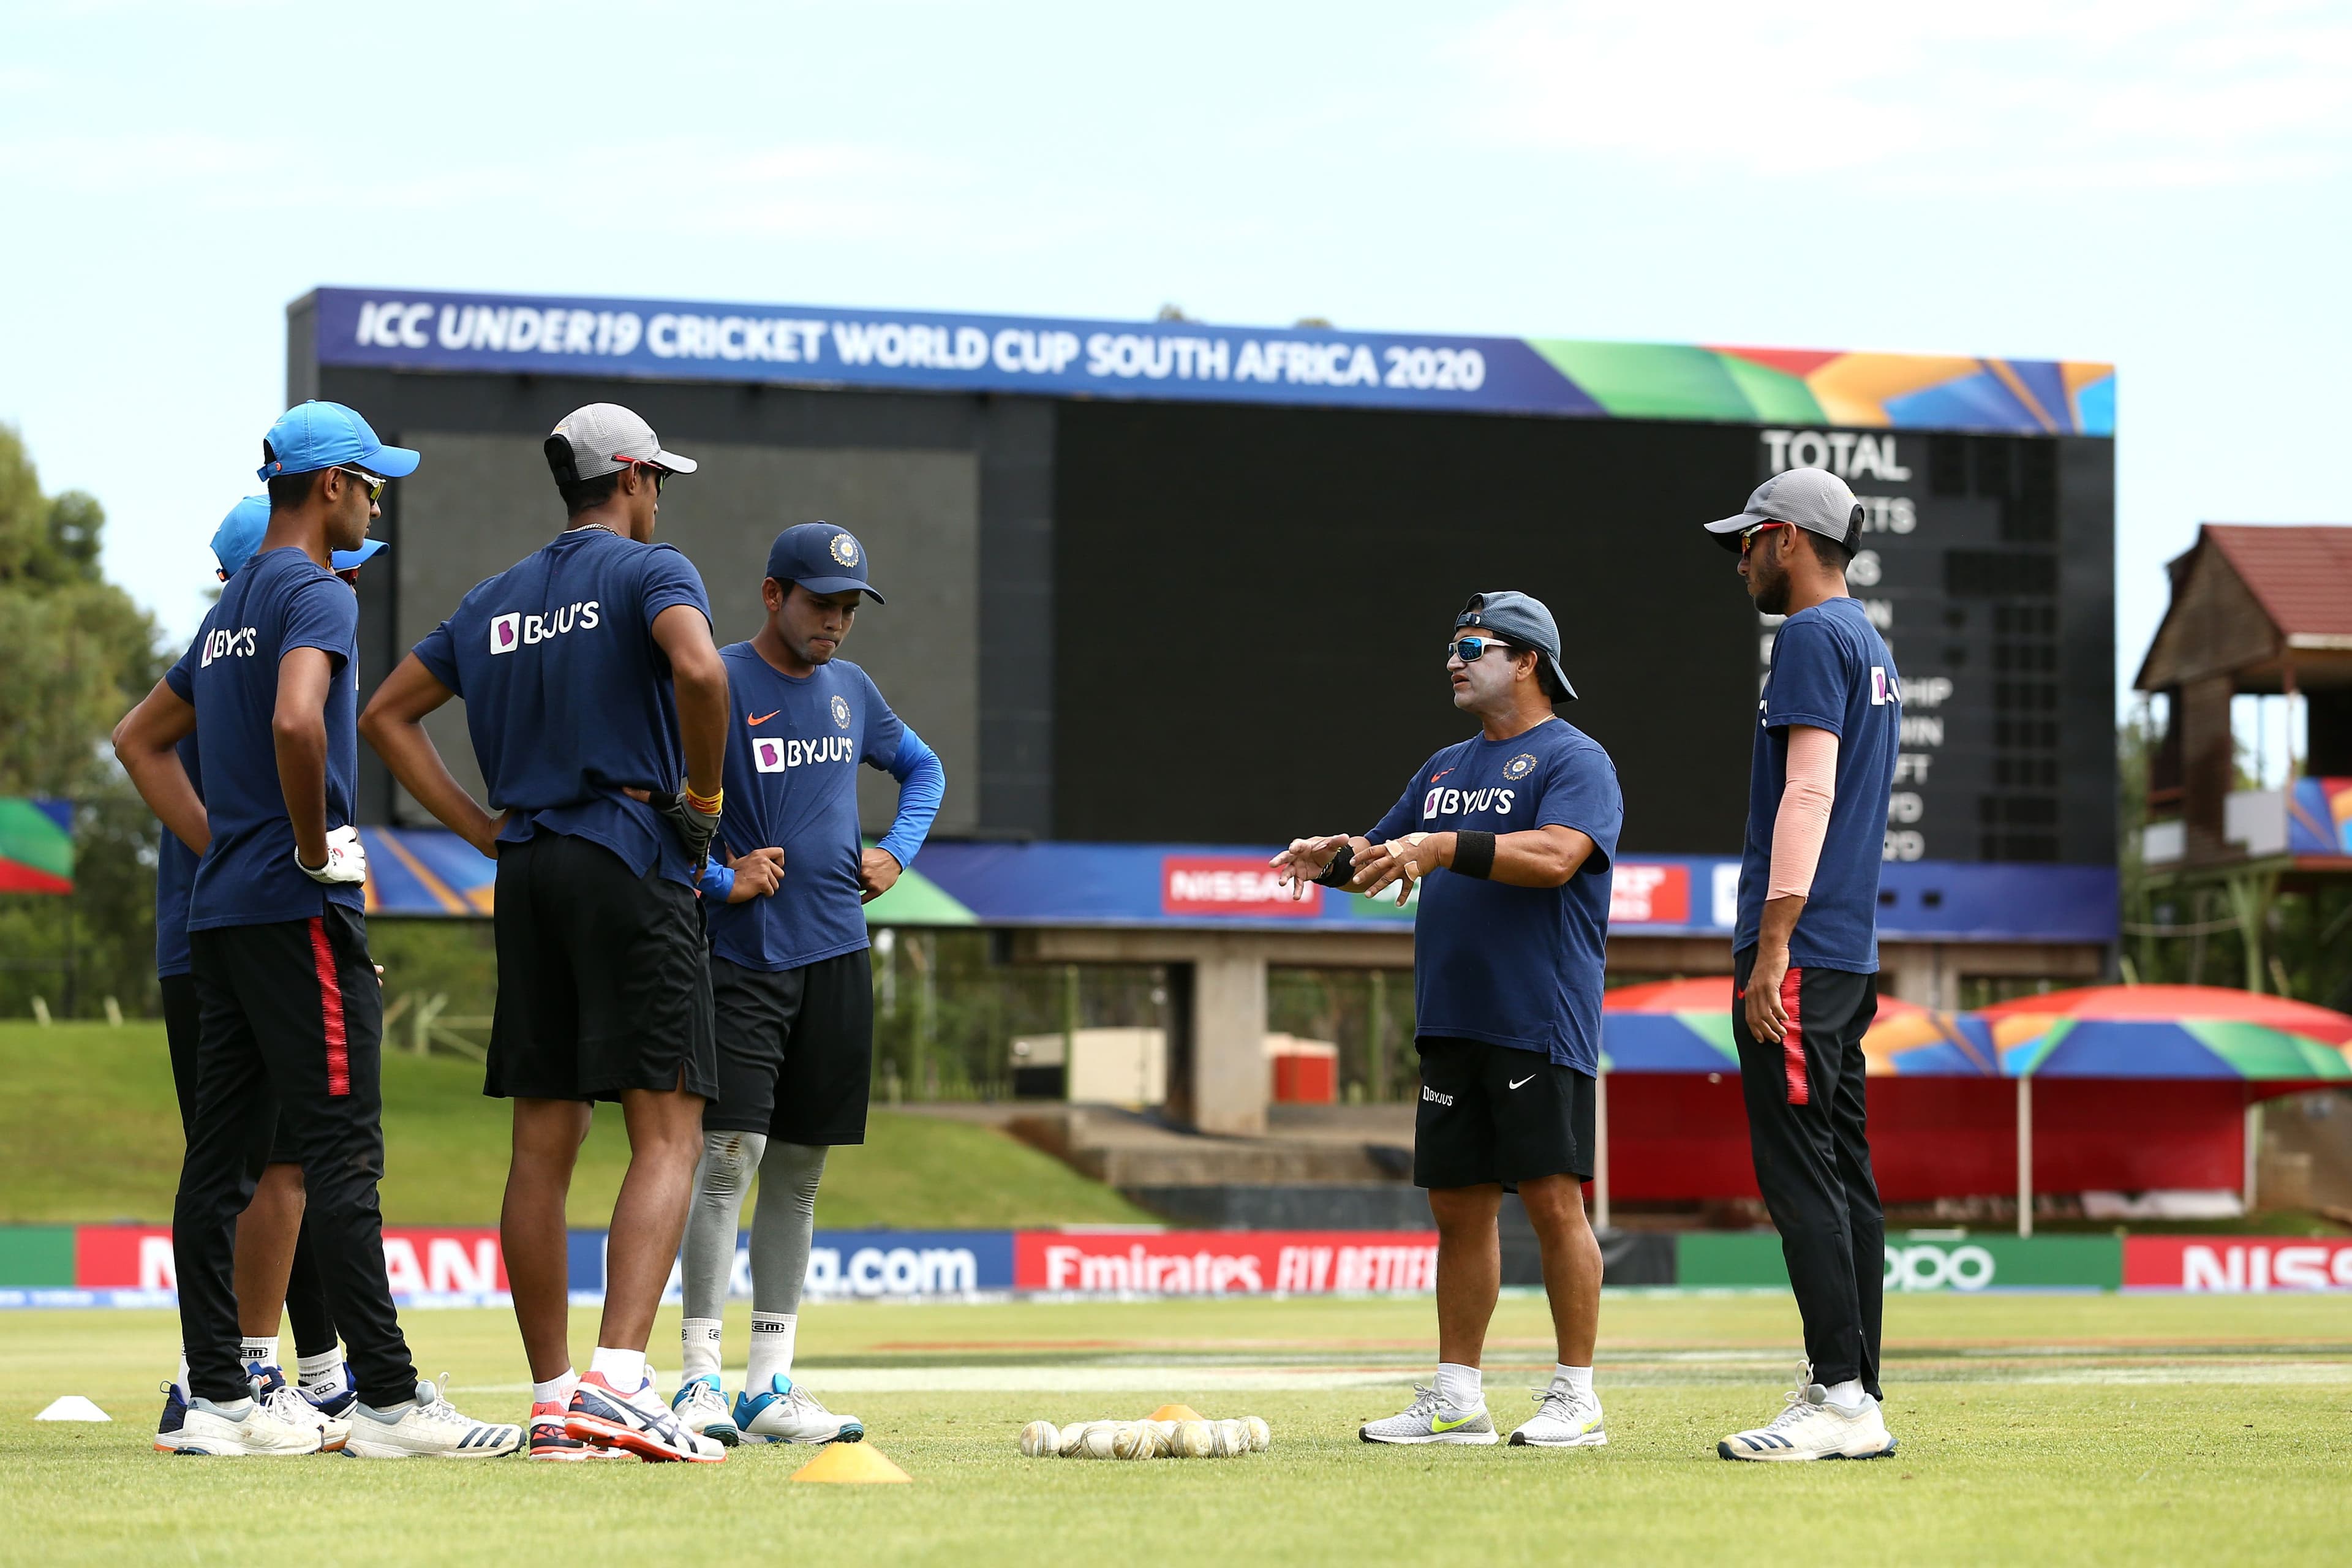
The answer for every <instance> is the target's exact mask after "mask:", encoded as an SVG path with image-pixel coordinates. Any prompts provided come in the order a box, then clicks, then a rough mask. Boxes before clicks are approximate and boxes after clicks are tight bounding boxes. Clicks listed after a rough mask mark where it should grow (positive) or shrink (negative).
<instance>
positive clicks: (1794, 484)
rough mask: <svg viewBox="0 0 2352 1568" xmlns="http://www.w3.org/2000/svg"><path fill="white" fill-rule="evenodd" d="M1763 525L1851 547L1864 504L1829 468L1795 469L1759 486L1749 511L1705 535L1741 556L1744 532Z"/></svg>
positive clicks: (1711, 525)
mask: <svg viewBox="0 0 2352 1568" xmlns="http://www.w3.org/2000/svg"><path fill="white" fill-rule="evenodd" d="M1759 522H1793V523H1795V524H1796V525H1797V526H1798V527H1799V528H1804V529H1811V531H1813V532H1815V533H1818V534H1820V535H1821V536H1822V538H1824V539H1834V540H1836V541H1837V542H1839V543H1840V544H1851V543H1853V541H1854V539H1855V538H1856V537H1857V536H1858V531H1859V530H1860V529H1861V527H1862V503H1861V502H1860V501H1858V500H1854V499H1853V490H1852V489H1850V488H1848V486H1847V484H1846V482H1845V481H1844V480H1843V479H1839V478H1838V477H1837V476H1836V475H1835V474H1833V473H1831V472H1830V471H1829V470H1828V469H1827V468H1790V469H1789V470H1788V471H1787V472H1785V473H1779V474H1774V475H1773V476H1772V477H1771V478H1770V479H1766V480H1765V481H1764V482H1763V483H1762V484H1760V485H1758V486H1757V487H1756V493H1755V494H1754V495H1752V496H1749V497H1748V510H1745V511H1743V512H1741V513H1740V514H1739V515H1738V517H1727V518H1725V519H1724V520H1723V521H1720V522H1710V523H1708V524H1707V525H1706V531H1708V532H1709V533H1712V534H1714V535H1715V538H1716V542H1717V543H1718V544H1720V545H1722V546H1723V547H1724V548H1725V549H1726V550H1737V549H1738V548H1739V535H1740V531H1742V530H1744V529H1748V528H1753V527H1755V526H1756V525H1757V524H1758V523H1759Z"/></svg>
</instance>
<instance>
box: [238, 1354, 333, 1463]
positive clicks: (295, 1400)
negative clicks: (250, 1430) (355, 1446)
mask: <svg viewBox="0 0 2352 1568" xmlns="http://www.w3.org/2000/svg"><path fill="white" fill-rule="evenodd" d="M253 1397H254V1401H255V1403H257V1404H258V1405H265V1406H267V1407H268V1411H269V1413H270V1414H271V1415H275V1416H277V1417H278V1419H279V1420H280V1421H284V1422H287V1423H289V1425H293V1426H301V1425H303V1424H304V1423H308V1424H309V1425H310V1426H316V1427H317V1428H318V1429H319V1451H320V1453H322V1454H340V1453H341V1452H342V1449H343V1444H344V1443H345V1442H347V1441H348V1440H349V1439H350V1437H351V1435H352V1422H351V1417H350V1416H348V1415H328V1414H327V1413H326V1412H325V1411H323V1410H321V1409H320V1408H319V1407H318V1406H317V1405H313V1404H311V1403H310V1401H309V1400H307V1399H305V1398H303V1397H302V1391H301V1390H300V1389H299V1388H296V1387H295V1386H294V1385H293V1384H290V1383H289V1382H287V1381H286V1374H285V1373H283V1372H280V1371H279V1370H278V1368H276V1367H274V1366H263V1367H260V1368H258V1369H257V1371H256V1373H255V1374H254V1379H253Z"/></svg>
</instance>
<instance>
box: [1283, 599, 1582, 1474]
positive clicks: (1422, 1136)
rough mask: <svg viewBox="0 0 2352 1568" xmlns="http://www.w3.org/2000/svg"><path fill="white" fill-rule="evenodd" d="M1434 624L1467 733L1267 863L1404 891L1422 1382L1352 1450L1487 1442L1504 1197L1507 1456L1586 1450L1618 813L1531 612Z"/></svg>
mask: <svg viewBox="0 0 2352 1568" xmlns="http://www.w3.org/2000/svg"><path fill="white" fill-rule="evenodd" d="M1445 667H1446V670H1447V672H1448V674H1449V675H1450V676H1451V678H1452V679H1453V683H1454V706H1455V707H1456V708H1459V709H1461V710H1463V711H1465V712H1466V713H1468V714H1471V715H1472V716H1474V717H1475V718H1476V719H1477V720H1478V722H1479V732H1478V734H1477V735H1475V736H1474V737H1472V738H1471V739H1469V740H1466V741H1464V742H1460V743H1458V744H1456V745H1453V746H1449V747H1447V748H1446V749H1445V750H1444V751H1442V752H1438V753H1437V754H1436V755H1435V756H1433V757H1432V758H1430V759H1429V761H1428V762H1426V763H1423V764H1422V765H1421V767H1420V768H1419V769H1417V770H1416V771H1415V772H1414V773H1413V776H1412V782H1411V783H1409V784H1406V786H1405V791H1404V794H1403V795H1402V797H1401V798H1400V799H1399V800H1398V801H1397V803H1396V805H1393V806H1391V807H1390V808H1389V813H1388V815H1387V816H1384V817H1382V818H1381V821H1380V825H1379V826H1376V827H1374V828H1373V829H1372V830H1371V831H1370V833H1367V834H1365V835H1363V836H1361V837H1353V838H1351V837H1347V836H1345V835H1336V836H1332V837H1322V838H1303V839H1297V840H1294V841H1293V842H1292V843H1291V846H1290V847H1289V848H1287V849H1286V850H1284V851H1283V852H1282V853H1281V854H1279V855H1276V857H1275V858H1274V865H1275V866H1276V868H1278V869H1280V870H1282V871H1283V872H1285V873H1286V875H1287V876H1288V877H1289V879H1291V880H1292V882H1293V888H1294V893H1296V892H1297V891H1300V890H1303V889H1302V888H1301V886H1300V884H1302V883H1303V882H1304V881H1307V880H1314V881H1318V882H1321V883H1324V884H1326V885H1327V886H1335V887H1345V888H1348V889H1350V890H1353V891H1358V892H1365V893H1370V894H1374V895H1378V894H1381V892H1383V891H1384V890H1385V889H1389V888H1391V887H1393V888H1395V889H1396V890H1397V894H1398V897H1399V901H1400V902H1402V900H1404V898H1406V897H1407V896H1409V895H1410V894H1411V893H1412V892H1413V891H1414V890H1415V889H1416V888H1417V890H1418V892H1419V896H1420V905H1421V907H1420V911H1419V914H1418V916H1417V917H1416V919H1415V921H1414V922H1413V965H1412V971H1413V1026H1414V1032H1415V1035H1416V1040H1415V1044H1416V1045H1417V1046H1418V1047H1420V1051H1421V1105H1420V1120H1419V1123H1418V1125H1417V1126H1416V1128H1415V1130H1414V1134H1413V1153H1412V1158H1413V1174H1412V1179H1413V1182H1414V1183H1415V1184H1417V1185H1419V1186H1422V1187H1425V1188H1427V1189H1428V1190H1429V1208H1430V1213H1431V1214H1432V1215H1434V1216H1435V1217H1436V1220H1437V1230H1438V1249H1437V1333H1438V1351H1437V1353H1438V1367H1437V1380H1436V1385H1435V1386H1434V1387H1433V1388H1426V1389H1423V1390H1422V1391H1421V1394H1420V1397H1419V1398H1417V1399H1416V1400H1415V1401H1414V1402H1413V1404H1412V1406H1411V1408H1409V1409H1407V1410H1406V1411H1404V1412H1403V1413H1402V1415H1394V1416H1391V1417H1389V1418H1388V1419H1386V1420H1383V1421H1375V1422H1371V1423H1370V1424H1368V1425H1367V1426H1364V1427H1363V1428H1362V1430H1361V1432H1360V1436H1362V1437H1363V1439H1364V1440H1365V1441H1366V1442H1368V1443H1470V1444H1491V1443H1494V1442H1496V1440H1497V1438H1498V1436H1499V1435H1498V1434H1497V1432H1496V1429H1495V1422H1494V1418H1493V1417H1492V1416H1491V1415H1488V1414H1487V1411H1486V1395H1485V1393H1484V1391H1483V1389H1482V1387H1481V1382H1482V1378H1481V1373H1480V1371H1479V1357H1480V1355H1481V1354H1482V1352H1483V1351H1484V1349H1485V1344H1486V1324H1487V1321H1488V1320H1489V1319H1491V1318H1492V1317H1493V1316H1494V1311H1495V1300H1496V1293H1497V1291H1498V1289H1499V1288H1500V1284H1501V1273H1500V1268H1501V1265H1500V1262H1499V1256H1500V1255H1499V1253H1498V1251H1497V1247H1498V1245H1499V1243H1498V1239H1497V1235H1496V1216H1497V1214H1498V1212H1499V1210H1500V1207H1501V1205H1502V1197H1503V1194H1504V1193H1505V1192H1506V1191H1516V1192H1517V1193H1518V1194H1519V1198H1520V1201H1521V1202H1522V1203H1524V1204H1525V1205H1526V1206H1527V1211H1528V1220H1529V1222H1530V1223H1531V1224H1532V1225H1533V1226H1534V1227H1535V1232H1536V1240H1537V1243H1538V1246H1539V1247H1540V1248H1541V1250H1542V1255H1543V1271H1544V1283H1545V1291H1546V1294H1547V1295H1548V1296H1549V1298H1550V1300H1551V1312H1552V1324H1553V1328H1554V1330H1555V1332H1556V1334H1557V1336H1558V1341H1559V1363H1558V1364H1557V1365H1556V1366H1554V1368H1553V1369H1552V1380H1551V1385H1550V1387H1549V1389H1547V1390H1546V1391H1545V1392H1544V1393H1543V1394H1541V1395H1539V1396H1538V1400H1539V1404H1538V1409H1537V1412H1536V1414H1535V1415H1534V1416H1533V1417H1532V1418H1531V1419H1529V1420H1528V1421H1527V1422H1526V1423H1524V1424H1523V1425H1521V1426H1519V1427H1518V1428H1517V1429H1516V1430H1515V1431H1513V1432H1512V1434H1511V1442H1512V1443H1513V1444H1514V1445H1515V1446H1520V1447H1579V1448H1580V1447H1599V1446H1601V1444H1604V1443H1606V1442H1607V1441H1608V1440H1609V1438H1608V1433H1607V1429H1606V1427H1605V1426H1604V1425H1603V1423H1602V1418H1601V1403H1600V1401H1599V1399H1598V1398H1597V1397H1596V1396H1595V1395H1594V1394H1593V1390H1592V1343H1593V1340H1594V1337H1595V1335H1596V1333H1597V1331H1598V1329H1599V1324H1600V1317H1601V1247H1600V1244H1599V1243H1598V1242H1596V1241H1595V1240H1594V1239H1593V1236H1592V1231H1591V1226H1589V1225H1588V1224H1587V1222H1586V1220H1585V1216H1584V1193H1583V1184H1584V1183H1585V1182H1586V1181H1588V1180H1590V1179H1591V1175H1592V1169H1593V1157H1592V1150H1593V1133H1594V1126H1593V1114H1594V1099H1595V1086H1594V1081H1593V1080H1594V1076H1595V1075H1596V1074H1597V1073H1598V1072H1599V1071H1600V1068H1601V985H1602V979H1601V973H1602V966H1603V959H1604V956H1605V949H1606V944H1607V940H1608V929H1609V884H1610V868H1611V867H1612V863H1613V862H1614V860H1615V858H1616V854H1617V834H1618V829H1619V827H1620V826H1621V825H1622V822H1623V820H1624V815H1625V813H1624V800H1623V797H1622V795H1621V794H1620V792H1619V790H1618V786H1617V770H1616V767H1615V766H1614V764H1612V763H1611V762H1610V760H1609V754H1608V752H1604V751H1602V750H1601V747H1600V745H1599V744H1598V743H1597V742H1594V741H1593V740H1592V739H1591V737H1590V736H1588V735H1586V734H1584V733H1583V732H1582V731H1580V730H1578V729H1577V728H1576V727H1575V726H1573V725H1571V724H1570V723H1569V722H1567V721H1565V720H1562V719H1559V718H1558V717H1556V716H1555V715H1554V714H1553V712H1552V707H1553V704H1555V703H1557V702H1560V701H1565V700H1570V699H1572V698H1574V697H1575V695H1576V691H1575V689H1574V688H1573V687H1571V686H1570V685H1569V683H1568V677H1567V675H1566V674H1565V673H1564V672H1563V671H1562V670H1561V668H1560V667H1559V628H1558V626H1556V625H1555V624H1554V623H1553V621H1552V617H1551V612H1550V611H1549V610H1548V609H1546V608H1545V607H1544V606H1543V605H1542V604H1541V603H1540V602H1539V601H1538V600H1536V599H1532V598H1529V597H1528V595H1525V594H1516V593H1495V594H1474V595H1471V597H1470V602H1469V604H1468V605H1465V607H1464V609H1463V611H1462V614H1461V615H1460V616H1457V617H1455V619H1454V638H1453V640H1452V641H1451V642H1449V643H1448V644H1447V645H1446V666H1445Z"/></svg>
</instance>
